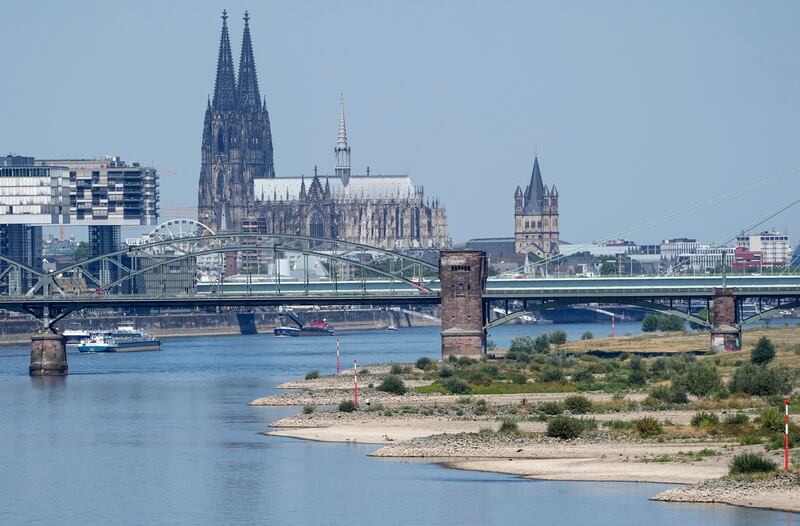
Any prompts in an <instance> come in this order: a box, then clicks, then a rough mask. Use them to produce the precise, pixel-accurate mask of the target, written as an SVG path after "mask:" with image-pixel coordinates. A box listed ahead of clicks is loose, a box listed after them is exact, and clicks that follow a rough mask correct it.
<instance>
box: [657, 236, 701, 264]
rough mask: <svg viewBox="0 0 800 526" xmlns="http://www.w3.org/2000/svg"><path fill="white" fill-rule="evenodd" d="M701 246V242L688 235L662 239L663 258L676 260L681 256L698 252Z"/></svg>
mask: <svg viewBox="0 0 800 526" xmlns="http://www.w3.org/2000/svg"><path fill="white" fill-rule="evenodd" d="M699 246H700V243H698V242H697V240H696V239H689V238H686V237H681V238H677V239H665V240H663V241H661V259H663V260H666V261H675V260H677V259H678V257H679V256H682V255H686V254H694V253H696V252H697V249H698V247H699Z"/></svg>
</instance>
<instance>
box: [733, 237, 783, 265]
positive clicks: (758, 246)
mask: <svg viewBox="0 0 800 526" xmlns="http://www.w3.org/2000/svg"><path fill="white" fill-rule="evenodd" d="M736 244H737V246H740V247H744V248H746V249H747V250H749V251H750V252H761V264H762V266H765V267H775V266H783V265H786V264H788V263H789V258H790V257H791V255H792V247H791V245H790V244H789V236H788V235H787V234H782V233H780V232H774V231H764V232H761V233H759V234H754V235H750V236H739V237H737V238H736Z"/></svg>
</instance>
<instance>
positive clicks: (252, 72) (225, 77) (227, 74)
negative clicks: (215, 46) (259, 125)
mask: <svg viewBox="0 0 800 526" xmlns="http://www.w3.org/2000/svg"><path fill="white" fill-rule="evenodd" d="M237 107H238V108H245V109H251V110H255V109H262V101H261V96H260V95H259V91H258V77H257V76H256V62H255V59H254V57H253V43H252V39H251V38H250V16H249V15H248V13H247V11H245V13H244V34H243V35H242V54H241V57H240V58H239V81H238V82H237V81H236V72H235V71H234V66H233V54H232V52H231V42H230V36H229V34H228V13H227V11H223V12H222V34H221V36H220V40H219V57H218V58H217V78H216V82H215V83H214V99H213V103H212V108H213V109H215V110H223V111H225V110H234V109H236V108H237ZM263 108H266V101H264V102H263Z"/></svg>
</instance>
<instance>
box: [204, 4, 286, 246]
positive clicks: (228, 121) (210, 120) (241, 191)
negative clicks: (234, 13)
mask: <svg viewBox="0 0 800 526" xmlns="http://www.w3.org/2000/svg"><path fill="white" fill-rule="evenodd" d="M249 22H250V17H249V16H248V14H247V13H246V12H245V15H244V34H243V36H242V53H241V57H240V59H239V78H238V82H237V78H236V72H235V71H234V64H233V53H232V52H231V43H230V37H229V35H228V15H227V13H226V12H225V11H223V12H222V34H221V36H220V43H219V54H218V57H217V75H216V81H215V83H214V97H213V99H211V100H209V101H208V105H207V106H206V114H205V119H204V122H203V144H202V148H201V167H200V186H199V191H198V220H199V221H200V222H201V223H204V224H206V225H208V226H209V227H210V228H211V229H212V230H214V231H216V232H226V231H228V232H235V231H238V230H239V228H240V226H241V224H242V222H243V220H244V219H245V218H246V217H247V215H248V213H249V210H250V208H251V207H252V206H253V204H254V200H255V198H254V195H253V191H254V190H253V188H254V184H253V180H254V179H257V178H268V177H275V168H274V164H273V157H272V132H271V130H270V124H269V113H268V112H267V103H266V99H263V100H262V99H261V96H260V94H259V90H258V77H257V76H256V65H255V59H254V57H253V46H252V41H251V37H250V23H249Z"/></svg>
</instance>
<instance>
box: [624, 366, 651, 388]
mask: <svg viewBox="0 0 800 526" xmlns="http://www.w3.org/2000/svg"><path fill="white" fill-rule="evenodd" d="M627 383H628V385H630V386H631V387H643V386H644V385H645V384H646V383H647V376H646V375H645V373H644V371H642V370H641V369H633V370H631V372H630V374H629V375H628V379H627Z"/></svg>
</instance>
